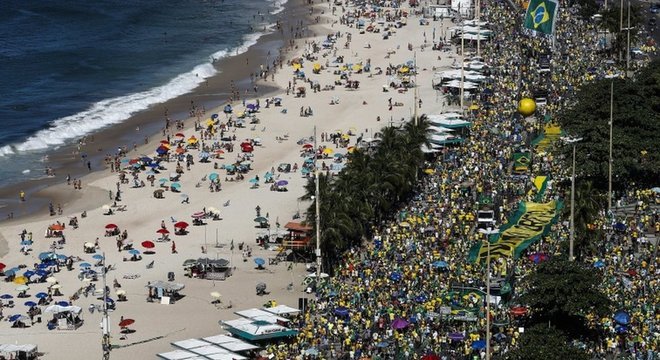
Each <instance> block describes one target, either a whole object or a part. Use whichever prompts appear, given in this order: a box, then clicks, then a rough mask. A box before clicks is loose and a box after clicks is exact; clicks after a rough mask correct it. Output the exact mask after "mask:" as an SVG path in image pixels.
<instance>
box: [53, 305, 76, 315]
mask: <svg viewBox="0 0 660 360" xmlns="http://www.w3.org/2000/svg"><path fill="white" fill-rule="evenodd" d="M81 310H82V309H81V308H80V306H75V305H73V306H60V305H50V306H48V307H47V308H46V309H45V310H44V312H46V313H50V314H61V313H66V312H71V313H73V314H76V315H78V314H80V311H81Z"/></svg>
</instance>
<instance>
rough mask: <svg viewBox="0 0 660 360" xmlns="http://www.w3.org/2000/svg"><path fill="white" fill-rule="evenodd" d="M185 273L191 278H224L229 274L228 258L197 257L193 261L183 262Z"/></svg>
mask: <svg viewBox="0 0 660 360" xmlns="http://www.w3.org/2000/svg"><path fill="white" fill-rule="evenodd" d="M184 267H187V271H188V273H187V275H188V276H189V277H191V278H200V279H208V280H225V279H227V278H228V277H229V276H231V267H230V264H229V260H226V259H209V258H199V259H197V260H195V261H194V262H192V261H191V262H188V263H184Z"/></svg>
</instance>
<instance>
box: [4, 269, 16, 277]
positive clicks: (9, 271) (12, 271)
mask: <svg viewBox="0 0 660 360" xmlns="http://www.w3.org/2000/svg"><path fill="white" fill-rule="evenodd" d="M5 275H7V276H13V275H16V270H14V269H9V270H5Z"/></svg>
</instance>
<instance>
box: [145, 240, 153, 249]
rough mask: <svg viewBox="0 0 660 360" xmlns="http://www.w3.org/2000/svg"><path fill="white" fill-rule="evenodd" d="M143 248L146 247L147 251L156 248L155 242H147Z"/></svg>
mask: <svg viewBox="0 0 660 360" xmlns="http://www.w3.org/2000/svg"><path fill="white" fill-rule="evenodd" d="M142 247H144V248H145V249H153V248H154V247H156V245H155V244H154V243H153V241H149V240H147V241H143V242H142Z"/></svg>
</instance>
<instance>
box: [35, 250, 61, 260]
mask: <svg viewBox="0 0 660 360" xmlns="http://www.w3.org/2000/svg"><path fill="white" fill-rule="evenodd" d="M56 258H57V255H56V254H54V253H52V252H42V253H41V254H39V260H41V261H44V260H49V259H56Z"/></svg>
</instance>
